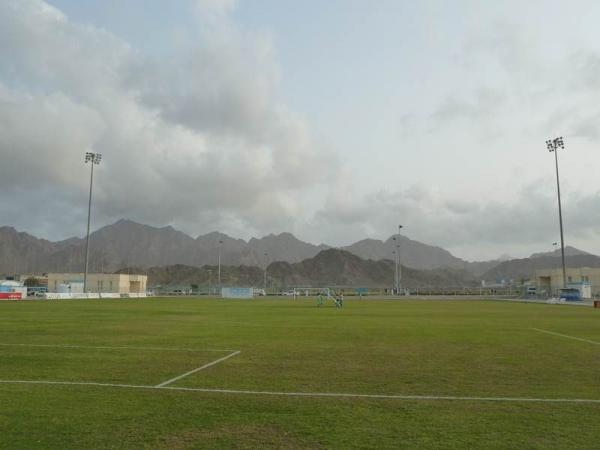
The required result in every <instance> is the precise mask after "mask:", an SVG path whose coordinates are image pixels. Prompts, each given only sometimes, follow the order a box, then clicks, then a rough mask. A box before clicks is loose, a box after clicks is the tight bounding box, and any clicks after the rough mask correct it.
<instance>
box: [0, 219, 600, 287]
mask: <svg viewBox="0 0 600 450" xmlns="http://www.w3.org/2000/svg"><path fill="white" fill-rule="evenodd" d="M396 237H397V236H396ZM398 243H399V245H400V248H399V250H400V255H401V263H402V265H403V266H405V267H409V268H411V269H415V270H421V271H432V270H437V269H444V270H449V271H450V273H454V275H455V276H458V275H457V274H460V273H463V272H464V273H469V274H470V276H473V277H474V278H477V279H479V280H486V281H492V282H493V281H498V280H511V279H512V280H517V279H521V278H528V277H529V276H531V275H532V274H533V272H534V271H535V270H536V269H540V268H549V267H559V266H560V250H556V251H554V252H549V253H536V254H533V255H531V257H529V258H523V259H510V260H502V259H498V260H493V261H480V262H468V261H465V260H462V259H460V258H457V257H455V256H454V255H452V254H451V253H450V252H448V251H447V250H444V249H443V248H440V247H435V246H431V245H427V244H424V243H421V242H418V241H415V240H412V239H409V238H407V237H405V236H400V238H399V239H398V241H395V240H394V237H390V238H389V239H387V240H385V241H381V240H376V239H364V240H361V241H358V242H356V243H354V244H352V245H349V246H346V247H343V248H341V249H340V250H344V251H346V252H348V253H349V254H352V255H355V256H357V257H359V258H361V259H362V260H365V261H369V260H370V262H369V264H371V263H372V265H371V266H369V267H370V269H369V270H382V271H384V272H385V270H384V267H387V266H386V264H388V263H389V262H390V261H391V263H392V264H393V261H394V258H395V254H394V251H395V250H396V244H398ZM329 248H331V247H329V246H327V245H324V244H321V245H314V244H311V243H308V242H304V241H301V240H299V239H297V238H296V237H295V236H293V235H292V234H290V233H281V234H277V235H274V234H270V235H267V236H264V237H262V238H252V239H250V240H249V241H245V240H243V239H235V238H232V237H230V236H227V235H226V234H223V233H218V232H213V233H209V234H205V235H200V236H198V237H196V238H194V237H192V236H189V235H187V234H185V233H183V232H181V231H178V230H176V229H174V228H173V227H171V226H167V227H162V228H157V227H152V226H149V225H143V224H140V223H136V222H133V221H130V220H119V221H118V222H116V223H114V224H112V225H108V226H105V227H102V228H100V229H99V230H97V231H95V232H94V233H92V234H91V235H90V259H89V262H90V271H92V272H96V271H102V272H114V271H116V270H118V269H121V268H124V267H138V268H141V269H144V270H147V269H148V268H151V267H167V266H175V265H185V266H190V267H202V266H206V265H216V264H217V261H218V259H219V250H220V253H221V263H222V265H223V266H231V267H238V266H247V267H255V268H256V269H257V270H258V272H261V271H262V270H263V269H264V267H266V266H267V265H269V264H271V263H274V262H277V265H275V266H274V272H273V273H277V274H278V276H280V277H281V279H282V280H284V282H287V281H285V280H288V278H287V277H288V275H286V273H288V272H289V273H290V274H293V275H289V276H291V277H292V278H289V279H290V280H296V281H298V282H300V281H302V280H303V279H306V280H308V279H310V280H315V279H317V280H318V279H319V278H318V277H317V276H316V274H315V273H313V272H310V270H309V269H308V267H309V266H310V265H311V264H317V263H319V262H320V261H321V260H322V259H318V260H313V258H315V257H316V256H317V255H319V254H320V253H321V252H322V251H323V250H327V249H329ZM566 254H567V256H568V265H569V266H572V267H580V266H589V267H600V258H599V257H598V256H595V255H591V254H589V253H586V252H583V251H581V250H578V249H575V248H573V247H567V248H566ZM84 255H85V239H82V238H76V237H74V238H70V239H66V240H63V241H58V242H51V241H48V240H46V239H39V238H36V237H35V236H32V235H30V234H28V233H24V232H19V231H17V230H15V229H14V228H12V227H0V274H15V273H40V272H80V271H82V268H83V266H84ZM307 260H309V261H310V262H308V263H307V262H306V261H307ZM385 261H388V262H387V263H386V262H385ZM346 263H348V264H350V260H348V261H346ZM294 264H301V265H300V266H293V265H294ZM302 264H305V265H306V264H308V266H302ZM378 264H379V265H378ZM302 267H304V269H303V268H302ZM292 268H293V270H292ZM321 269H322V270H323V271H324V272H323V273H324V275H323V276H325V275H327V274H326V271H327V268H326V267H324V266H322V267H321ZM311 270H312V269H311ZM365 270H366V269H365ZM407 270H408V269H407ZM278 271H279V272H278ZM286 271H287V272H286ZM331 275H332V274H329V275H327V279H329V278H331ZM382 276H383V277H384V278H385V279H386V280H387V279H388V278H389V275H388V274H387V273H386V275H382ZM366 279H369V280H373V281H377V277H376V276H375V275H374V274H371V275H369V276H368V277H367V278H365V280H366ZM339 281H340V282H342V281H343V280H339ZM355 281H357V282H360V277H359V278H358V279H357V280H355ZM342 284H343V283H342Z"/></svg>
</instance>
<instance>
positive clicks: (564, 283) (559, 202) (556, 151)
mask: <svg viewBox="0 0 600 450" xmlns="http://www.w3.org/2000/svg"><path fill="white" fill-rule="evenodd" d="M554 162H555V164H556V187H557V190H558V220H559V222H560V257H561V258H562V272H563V288H566V287H567V269H566V266H565V238H564V233H563V219H562V205H561V201H560V178H559V176H558V149H555V150H554Z"/></svg>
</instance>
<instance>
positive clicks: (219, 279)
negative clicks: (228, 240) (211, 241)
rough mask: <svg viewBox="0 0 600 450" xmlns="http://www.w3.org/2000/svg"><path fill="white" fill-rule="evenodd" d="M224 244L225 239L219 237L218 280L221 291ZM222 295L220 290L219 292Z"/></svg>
mask: <svg viewBox="0 0 600 450" xmlns="http://www.w3.org/2000/svg"><path fill="white" fill-rule="evenodd" d="M222 246H223V241H222V240H221V239H219V266H218V269H217V282H218V284H219V291H220V290H221V247H222ZM219 295H220V292H219Z"/></svg>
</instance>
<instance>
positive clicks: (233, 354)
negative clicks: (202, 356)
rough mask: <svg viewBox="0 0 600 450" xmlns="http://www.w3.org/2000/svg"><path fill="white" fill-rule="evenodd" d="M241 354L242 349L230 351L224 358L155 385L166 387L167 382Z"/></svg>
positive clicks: (172, 381) (169, 382)
mask: <svg viewBox="0 0 600 450" xmlns="http://www.w3.org/2000/svg"><path fill="white" fill-rule="evenodd" d="M239 354H240V351H239V350H236V351H234V352H233V353H230V354H229V355H226V356H223V357H222V358H219V359H216V360H214V361H212V362H209V363H208V364H204V365H203V366H201V367H197V368H195V369H193V370H190V371H189V372H186V373H184V374H182V375H179V376H177V377H175V378H171V379H170V380H167V381H164V382H162V383H160V384H157V385H156V386H155V387H157V388H162V387H165V386H166V385H167V384H171V383H174V382H175V381H177V380H181V379H182V378H185V377H187V376H188V375H191V374H193V373H196V372H200V371H201V370H204V369H207V368H209V367H211V366H214V365H215V364H219V363H220V362H223V361H225V360H226V359H229V358H232V357H233V356H236V355H239Z"/></svg>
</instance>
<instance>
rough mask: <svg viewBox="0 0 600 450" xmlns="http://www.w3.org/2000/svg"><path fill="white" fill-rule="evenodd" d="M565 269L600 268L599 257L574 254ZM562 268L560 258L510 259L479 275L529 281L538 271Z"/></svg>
mask: <svg viewBox="0 0 600 450" xmlns="http://www.w3.org/2000/svg"><path fill="white" fill-rule="evenodd" d="M566 265H567V267H600V257H598V256H596V255H590V254H574V255H572V256H568V257H566ZM559 267H562V260H561V258H560V256H554V255H552V256H539V257H536V258H523V259H511V260H510V261H504V262H502V263H500V264H499V265H497V266H496V267H494V268H492V269H490V270H488V271H487V272H485V273H484V274H483V275H481V279H482V280H486V281H491V282H495V281H500V280H516V281H519V280H522V279H529V278H530V277H532V276H533V275H534V274H535V271H536V270H539V269H557V268H559Z"/></svg>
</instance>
